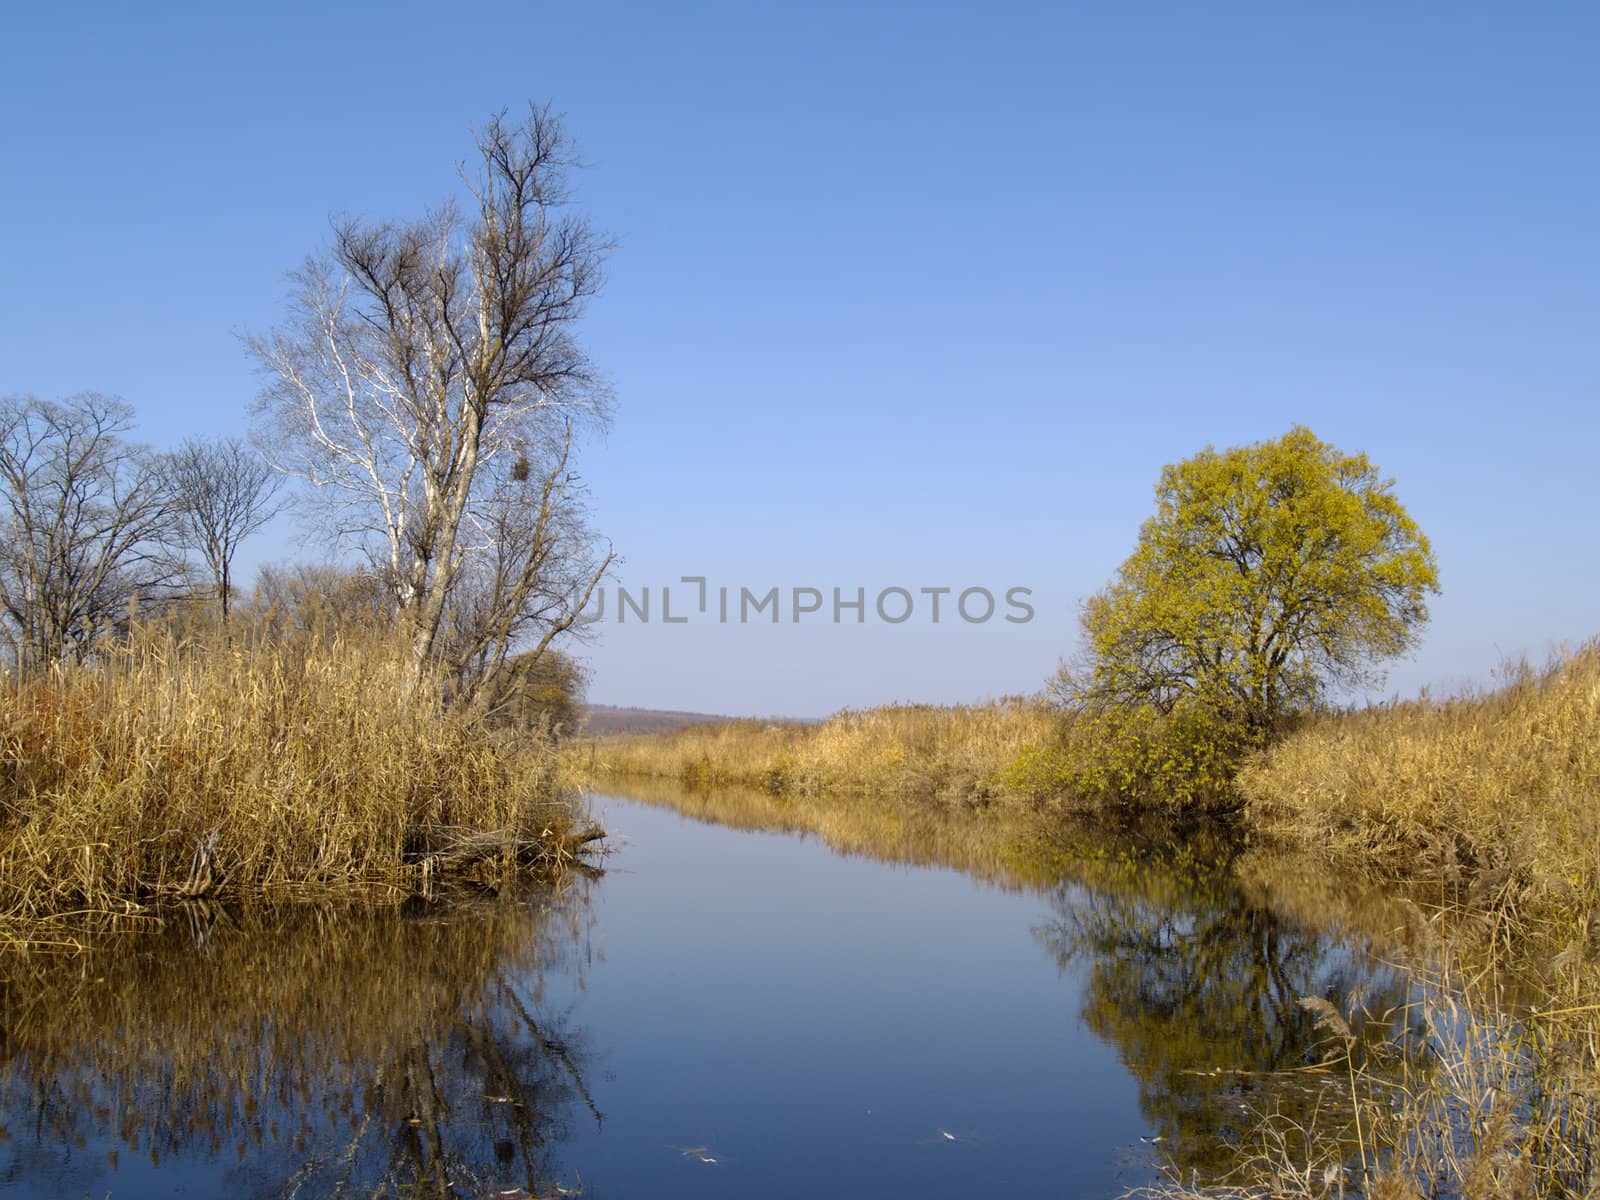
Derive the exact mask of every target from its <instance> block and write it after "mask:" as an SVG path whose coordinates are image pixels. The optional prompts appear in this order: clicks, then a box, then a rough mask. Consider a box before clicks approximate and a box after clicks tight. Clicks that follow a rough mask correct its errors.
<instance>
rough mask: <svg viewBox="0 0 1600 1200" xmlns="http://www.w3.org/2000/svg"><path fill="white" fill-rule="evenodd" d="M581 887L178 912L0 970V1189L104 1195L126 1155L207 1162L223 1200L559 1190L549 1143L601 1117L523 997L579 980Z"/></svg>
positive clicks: (572, 1062)
mask: <svg viewBox="0 0 1600 1200" xmlns="http://www.w3.org/2000/svg"><path fill="white" fill-rule="evenodd" d="M588 886H589V882H588V880H586V879H584V878H581V877H576V878H573V879H570V880H568V881H567V883H566V884H564V885H563V886H562V887H560V888H559V889H551V890H544V891H540V892H538V893H536V894H534V895H532V896H529V897H524V898H521V899H519V900H515V901H513V900H477V901H473V902H470V903H468V902H463V901H457V902H453V903H435V904H430V905H426V906H416V907H412V908H408V909H406V910H394V909H388V910H381V911H351V910H349V909H338V910H335V909H330V908H323V907H304V906H296V907H292V908H288V909H286V910H282V911H277V912H269V911H259V910H256V911H246V912H225V911H222V910H220V909H216V908H201V907H198V906H196V907H190V908H187V909H186V910H182V911H180V912H179V913H178V914H175V915H174V916H173V918H172V919H171V920H169V923H168V926H167V928H166V929H165V930H164V931H163V932H162V933H160V934H157V935H151V936H149V937H140V938H137V939H132V940H129V941H127V942H126V943H119V944H117V945H116V946H115V947H113V948H111V949H107V950H102V951H100V952H98V953H95V954H92V955H89V956H87V957H85V958H81V959H79V958H73V959H67V958H53V959H52V958H45V959H40V958H33V959H26V958H13V959H11V960H9V961H4V962H0V1014H3V1015H0V1125H3V1129H0V1138H3V1140H0V1181H12V1182H15V1181H18V1180H26V1181H28V1182H29V1183H34V1181H37V1182H36V1183H35V1184H34V1185H35V1186H36V1187H37V1189H38V1192H39V1194H42V1195H56V1194H83V1193H86V1192H89V1193H93V1194H99V1193H100V1192H102V1191H105V1190H111V1191H112V1192H113V1193H114V1194H115V1193H120V1192H121V1190H122V1188H123V1187H124V1186H126V1185H129V1184H130V1182H131V1181H130V1180H129V1177H130V1176H131V1175H133V1174H134V1172H132V1171H130V1170H129V1167H130V1165H131V1164H130V1159H129V1156H130V1155H139V1156H147V1157H148V1159H149V1162H150V1163H151V1164H152V1165H155V1166H157V1167H159V1166H160V1165H161V1164H163V1163H166V1162H168V1161H169V1160H172V1159H182V1160H185V1161H186V1162H190V1163H194V1162H203V1163H206V1164H209V1170H212V1171H215V1172H217V1176H218V1179H219V1181H220V1180H221V1179H223V1178H225V1179H226V1180H227V1194H229V1195H260V1196H285V1197H287V1196H306V1197H310V1196H344V1195H351V1196H354V1195H360V1196H374V1195H385V1194H388V1195H404V1196H417V1197H430V1198H439V1200H443V1198H445V1197H459V1196H477V1195H481V1194H485V1193H486V1192H489V1191H495V1192H503V1193H507V1194H519V1189H520V1191H525V1192H526V1193H529V1194H533V1195H539V1196H544V1195H554V1194H559V1193H558V1185H563V1184H564V1185H565V1186H566V1187H567V1188H569V1189H570V1188H572V1187H573V1186H574V1184H575V1180H571V1179H568V1180H565V1181H563V1180H561V1179H559V1178H558V1175H557V1171H556V1161H555V1154H554V1150H555V1147H556V1146H557V1145H558V1144H559V1143H560V1141H561V1140H562V1139H563V1137H565V1136H566V1135H567V1134H568V1132H569V1131H570V1129H571V1125H572V1122H573V1121H575V1120H592V1121H595V1122H597V1123H598V1122H599V1121H600V1120H601V1114H600V1113H599V1111H598V1110H597V1109H596V1108H595V1106H594V1103H593V1101H592V1099H591V1098H590V1094H589V1091H588V1089H587V1087H586V1086H585V1083H584V1079H583V1070H582V1068H583V1058H584V1055H583V1052H582V1049H581V1046H580V1045H579V1043H578V1041H577V1039H576V1038H575V1036H574V1035H573V1034H572V1033H571V1032H570V1031H569V1030H568V1029H567V1028H566V1027H565V1022H564V1020H563V1017H562V1015H561V1014H560V1013H551V1012H549V1011H547V1009H548V1008H549V1005H548V1004H547V1003H546V1000H545V996H544V993H543V987H542V982H541V981H542V978H543V976H544V974H545V972H546V971H548V970H550V969H552V968H558V967H559V968H564V969H565V968H570V969H576V968H577V965H578V964H576V963H575V961H574V960H575V957H576V955H575V951H576V949H577V948H578V947H579V946H580V945H581V942H582V938H583V934H584V932H585V930H586V928H587V921H588V905H587V892H588ZM139 1167H140V1169H141V1170H143V1164H142V1163H140V1164H139Z"/></svg>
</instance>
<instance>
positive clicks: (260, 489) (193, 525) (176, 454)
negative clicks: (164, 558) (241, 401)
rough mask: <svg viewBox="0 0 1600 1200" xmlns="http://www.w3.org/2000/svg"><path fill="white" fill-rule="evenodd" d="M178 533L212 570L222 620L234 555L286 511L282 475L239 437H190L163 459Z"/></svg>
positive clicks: (225, 621) (230, 591)
mask: <svg viewBox="0 0 1600 1200" xmlns="http://www.w3.org/2000/svg"><path fill="white" fill-rule="evenodd" d="M164 466H165V471H166V477H167V486H168V488H169V489H170V491H171V494H172V500H173V505H174V515H175V517H176V524H177V532H178V536H179V539H180V540H181V542H182V543H183V544H184V545H185V546H187V547H188V548H189V549H192V550H197V551H199V553H200V556H201V557H202V558H203V559H204V560H205V563H206V566H207V567H208V568H209V569H210V571H211V579H212V582H213V583H214V584H215V585H216V589H217V604H218V608H219V611H220V613H221V615H222V622H223V624H227V621H228V603H229V597H230V596H231V595H232V593H233V556H234V554H235V553H236V552H237V551H238V549H239V545H240V543H241V542H243V541H244V539H245V538H247V537H249V536H250V535H251V534H252V533H255V532H256V531H257V530H258V529H260V528H261V527H262V526H263V525H265V524H266V523H267V522H268V521H270V520H272V518H273V517H275V516H277V515H278V513H279V512H280V511H281V510H282V507H283V506H282V505H281V504H280V503H278V502H277V499H278V490H279V488H280V487H281V485H282V483H283V477H282V476H281V475H279V474H278V473H277V472H276V471H274V470H273V469H272V467H271V465H270V464H268V462H267V461H266V460H265V459H264V458H262V457H261V455H260V453H258V452H257V451H256V450H254V449H252V448H251V447H250V446H248V445H246V444H245V443H244V442H242V441H240V440H239V439H238V438H217V439H215V440H212V441H201V440H199V439H195V438H190V439H189V440H188V441H185V442H184V443H183V445H181V446H179V447H178V449H177V450H174V451H173V452H172V453H171V454H168V455H167V456H166V458H165V460H164Z"/></svg>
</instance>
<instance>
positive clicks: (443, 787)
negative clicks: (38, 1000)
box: [0, 625, 576, 938]
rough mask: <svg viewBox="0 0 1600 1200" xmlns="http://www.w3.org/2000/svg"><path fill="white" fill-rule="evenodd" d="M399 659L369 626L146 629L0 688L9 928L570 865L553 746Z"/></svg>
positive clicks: (398, 648)
mask: <svg viewBox="0 0 1600 1200" xmlns="http://www.w3.org/2000/svg"><path fill="white" fill-rule="evenodd" d="M405 654H406V651H405V647H404V646H403V644H401V642H400V641H399V640H397V639H395V638H394V637H392V636H390V635H389V634H387V633H385V632H380V631H374V630H365V631H363V630H354V631H350V630H346V631H339V630H337V629H319V628H316V627H313V628H310V629H305V630H301V631H298V632H295V633H293V634H290V635H279V634H274V633H270V632H266V631H263V630H262V629H255V630H248V631H245V632H240V633H236V634H235V635H234V636H232V637H223V636H222V635H219V634H203V635H198V636H181V635H180V634H179V633H178V632H176V631H175V630H174V629H173V628H172V627H169V626H161V625H153V626H150V627H146V628H143V629H139V630H136V631H135V632H134V633H133V634H132V635H131V637H130V638H128V639H127V640H126V641H124V642H123V643H121V644H119V645H117V646H116V647H115V648H112V649H109V650H107V651H105V652H104V653H103V655H102V656H101V657H100V658H98V659H97V660H96V661H94V662H91V663H89V664H86V665H83V666H62V667H58V668H56V669H54V670H52V671H50V672H48V673H43V674H40V675H37V676H32V677H29V678H26V679H17V678H9V679H6V680H5V681H4V682H3V683H0V928H3V927H4V925H5V923H6V922H11V923H12V925H13V929H15V928H16V924H15V923H16V922H18V921H24V922H28V921H32V922H37V921H38V920H40V919H45V918H57V919H61V918H74V919H75V918H78V917H83V916H100V917H107V916H110V917H116V916H122V915H126V914H134V913H138V912H140V911H142V910H143V909H144V908H145V906H147V905H149V904H150V903H151V902H152V901H155V900H159V899H160V898H162V897H168V896H187V897H193V896H200V895H228V894H233V895H237V894H241V893H261V892H270V891H282V890H284V889H297V888H298V889H304V888H319V889H320V888H327V887H346V886H351V885H359V886H378V887H381V888H383V889H388V890H390V891H392V892H396V893H399V892H404V891H411V890H417V889H419V888H426V887H427V886H428V885H429V883H430V882H431V880H432V878H433V877H434V876H435V875H437V874H441V873H445V872H448V871H451V870H457V869H465V868H468V867H471V868H473V869H476V870H479V871H484V872H502V871H504V870H506V869H508V868H512V867H514V866H516V865H518V864H521V863H525V862H529V861H542V862H552V861H555V860H557V859H560V858H563V857H565V856H567V855H568V854H569V851H570V845H571V834H572V830H573V828H574V826H575V824H576V809H575V806H574V803H573V800H572V798H571V789H570V787H569V782H570V781H569V780H568V779H566V778H565V777H564V776H563V773H562V770H561V767H560V765H559V756H558V755H557V754H556V752H555V750H554V748H553V747H552V746H551V745H550V744H549V742H548V740H547V739H544V738H542V737H539V736H537V735H531V736H529V735H522V736H519V738H518V739H517V740H516V741H515V742H513V741H511V740H510V739H505V738H496V737H493V736H490V735H487V734H486V733H485V732H484V731H483V730H481V729H478V728H476V727H474V726H473V725H471V724H469V723H467V722H466V721H465V720H463V719H462V718H460V717H459V716H458V715H456V714H455V713H453V712H451V711H449V710H447V709H446V708H445V707H444V706H443V704H442V703H441V702H439V700H438V699H437V695H438V694H439V692H438V689H434V688H429V689H426V690H425V693H424V694H414V693H413V691H412V689H411V688H410V687H409V686H408V682H407V678H408V677H407V674H406V670H407V668H406V659H405ZM28 936H30V937H33V938H39V937H40V936H42V935H41V934H40V931H39V929H38V927H37V926H36V925H35V926H33V927H32V928H31V929H30V931H29V934H28Z"/></svg>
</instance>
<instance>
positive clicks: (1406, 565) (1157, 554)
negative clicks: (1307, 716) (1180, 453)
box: [1067, 426, 1439, 729]
mask: <svg viewBox="0 0 1600 1200" xmlns="http://www.w3.org/2000/svg"><path fill="white" fill-rule="evenodd" d="M1438 590H1439V587H1438V572H1437V568H1436V566H1435V563H1434V558H1433V552H1432V550H1431V549H1430V547H1429V545H1428V539H1427V538H1426V537H1425V536H1424V535H1423V533H1422V531H1421V530H1420V529H1419V528H1418V527H1417V524H1416V522H1415V521H1413V520H1412V519H1411V517H1410V516H1409V515H1408V514H1407V512H1406V510H1405V509H1404V508H1403V507H1401V505H1400V502H1399V500H1397V499H1396V498H1395V495H1394V483H1393V481H1392V480H1390V479H1387V478H1385V477H1384V476H1383V475H1382V474H1381V473H1380V472H1379V470H1378V468H1377V467H1376V466H1374V465H1373V464H1372V463H1371V462H1370V461H1369V460H1368V459H1367V457H1366V455H1364V454H1346V453H1343V452H1342V451H1340V450H1338V449H1337V448H1335V447H1333V446H1331V445H1329V444H1328V443H1326V442H1323V441H1320V440H1319V439H1318V438H1317V437H1316V436H1315V435H1314V434H1313V433H1312V432H1311V431H1310V430H1309V429H1306V428H1304V427H1300V426H1297V427H1295V428H1294V429H1291V430H1290V431H1289V432H1288V433H1286V434H1284V435H1283V436H1282V437H1280V438H1276V439H1274V440H1271V441H1263V442H1257V443H1255V444H1253V445H1249V446H1235V447H1231V448H1229V449H1227V450H1221V451H1219V450H1216V449H1214V448H1212V447H1207V448H1206V449H1205V450H1203V451H1201V452H1200V453H1199V454H1196V455H1195V456H1194V457H1192V458H1188V459H1185V460H1184V461H1182V462H1180V463H1176V464H1173V465H1170V466H1168V467H1166V468H1164V469H1163V470H1162V472H1161V481H1160V483H1159V484H1157V486H1156V513H1155V515H1154V516H1153V517H1151V518H1150V519H1149V520H1147V521H1146V522H1145V523H1144V526H1143V527H1142V528H1141V529H1140V531H1139V543H1138V546H1137V547H1136V548H1135V550H1134V552H1133V554H1131V555H1130V556H1129V557H1128V559H1127V561H1125V562H1124V563H1123V564H1122V566H1121V567H1120V568H1119V569H1118V571H1117V576H1116V578H1115V579H1114V580H1113V581H1112V582H1111V584H1110V585H1109V586H1108V587H1106V588H1105V589H1104V590H1103V591H1101V592H1099V593H1098V594H1097V595H1095V596H1093V597H1091V598H1090V600H1089V601H1088V603H1087V604H1086V605H1085V606H1084V611H1083V618H1082V620H1083V630H1084V634H1085V639H1086V643H1087V656H1088V662H1087V671H1085V672H1082V673H1080V674H1079V675H1077V676H1076V677H1075V676H1074V675H1073V674H1072V672H1070V671H1069V672H1067V684H1068V690H1069V692H1071V693H1072V694H1074V696H1075V697H1076V698H1078V699H1080V700H1088V701H1091V702H1098V703H1109V704H1115V705H1142V706H1149V707H1151V708H1154V709H1155V710H1156V711H1158V712H1170V711H1172V710H1173V709H1174V708H1175V707H1178V706H1179V705H1182V704H1185V703H1190V702H1197V703H1199V704H1201V705H1203V706H1204V707H1205V708H1206V709H1208V710H1210V711H1212V712H1215V713H1218V714H1221V715H1225V716H1227V717H1230V718H1235V719H1238V720H1240V721H1242V722H1243V723H1245V724H1247V725H1249V726H1251V727H1254V728H1258V729H1265V728H1270V727H1271V726H1273V725H1274V724H1275V723H1276V722H1278V721H1279V720H1280V719H1281V718H1282V717H1284V716H1285V715H1288V714H1290V713H1293V712H1296V711H1303V710H1304V709H1306V708H1308V707H1311V706H1313V705H1315V704H1316V703H1318V702H1319V701H1321V700H1322V699H1323V698H1324V697H1325V695H1326V693H1327V691H1328V689H1329V688H1330V687H1333V686H1338V685H1345V686H1353V685H1357V684H1362V683H1374V682H1377V681H1378V680H1380V679H1381V678H1382V670H1381V666H1380V664H1381V663H1382V662H1384V660H1387V659H1391V658H1393V657H1395V656H1397V655H1400V654H1403V653H1404V652H1406V651H1407V650H1408V649H1410V648H1411V647H1412V646H1414V645H1415V643H1416V640H1417V638H1418V636H1419V634H1420V631H1421V629H1422V627H1423V625H1424V624H1425V622H1426V621H1427V617H1428V609H1427V604H1426V600H1427V597H1428V595H1429V594H1430V593H1437V592H1438Z"/></svg>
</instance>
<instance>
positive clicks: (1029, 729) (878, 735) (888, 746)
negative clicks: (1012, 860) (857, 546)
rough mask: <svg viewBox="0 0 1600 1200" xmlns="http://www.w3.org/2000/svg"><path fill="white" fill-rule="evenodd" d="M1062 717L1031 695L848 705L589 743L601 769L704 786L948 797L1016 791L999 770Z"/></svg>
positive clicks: (1054, 731)
mask: <svg viewBox="0 0 1600 1200" xmlns="http://www.w3.org/2000/svg"><path fill="white" fill-rule="evenodd" d="M1059 724H1060V722H1059V719H1058V718H1057V717H1056V715H1055V714H1054V713H1053V712H1052V710H1051V709H1049V708H1048V707H1046V706H1044V705H1042V704H1037V703H1034V702H1031V701H1027V700H1021V699H1010V700H999V701H994V702H992V703H989V704H980V705H969V706H952V707H935V706H931V705H894V706H890V707H886V708H875V709H867V710H863V711H853V710H849V709H847V710H845V711H844V712H841V713H839V714H838V715H836V716H833V717H830V718H829V719H828V720H826V721H823V722H820V723H818V724H815V725H801V724H772V723H768V722H762V721H730V722H725V723H722V724H717V725H697V726H691V727H689V728H687V729H682V730H678V731H676V732H673V733H666V734H648V735H642V736H620V737H608V738H603V739H599V740H597V741H595V742H594V743H592V744H591V747H590V749H589V750H588V752H587V761H588V764H589V766H590V767H591V769H592V770H594V771H595V772H596V773H597V774H601V775H615V776H653V777H657V778H668V779H676V780H678V781H680V782H683V783H686V784H689V785H691V786H696V787H708V786H713V785H723V784H738V785H742V786H745V787H752V788H758V789H760V790H762V791H766V792H769V793H771V794H773V795H789V796H815V795H820V794H822V793H824V792H836V793H840V794H847V795H858V796H859V795H869V794H870V795H877V796H885V797H900V798H911V797H916V798H928V799H943V800H980V801H981V800H991V799H995V798H997V797H1001V796H1004V795H1007V794H1010V789H1009V788H1008V787H1007V786H1006V784H1005V783H1003V782H1002V781H1001V779H1000V776H1001V773H1002V772H1004V771H1005V770H1006V769H1007V768H1009V767H1010V766H1011V765H1012V764H1013V763H1014V762H1015V761H1016V760H1017V759H1018V757H1019V756H1021V755H1023V754H1024V753H1025V752H1028V751H1031V750H1034V749H1036V748H1037V747H1039V746H1042V745H1047V744H1050V743H1051V742H1053V741H1054V739H1055V738H1056V737H1057V736H1058V733H1059Z"/></svg>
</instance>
